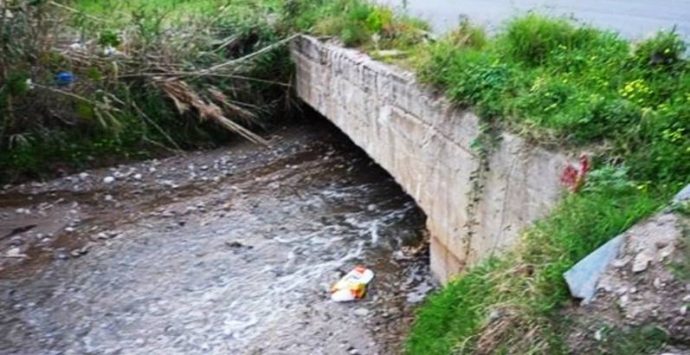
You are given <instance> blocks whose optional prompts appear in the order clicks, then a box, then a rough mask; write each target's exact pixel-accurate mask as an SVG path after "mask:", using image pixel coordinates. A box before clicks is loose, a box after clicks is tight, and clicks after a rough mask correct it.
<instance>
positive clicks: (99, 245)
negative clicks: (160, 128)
mask: <svg viewBox="0 0 690 355" xmlns="http://www.w3.org/2000/svg"><path fill="white" fill-rule="evenodd" d="M266 138H267V139H268V140H269V141H270V143H271V148H270V149H265V148H262V147H257V146H254V145H250V144H237V145H234V146H231V147H227V148H222V149H219V150H212V151H206V152H196V153H189V154H185V155H182V156H176V157H171V158H167V159H162V160H153V161H145V162H142V163H135V164H128V165H122V166H118V167H114V168H112V169H103V170H96V171H85V172H83V173H82V174H76V175H72V176H68V177H66V178H63V179H59V180H53V181H48V182H45V183H42V184H26V185H24V186H14V187H10V188H8V189H5V190H4V191H3V192H2V193H0V201H1V202H2V203H1V205H2V206H3V208H2V220H0V226H2V227H3V230H2V234H1V235H2V236H3V239H2V241H1V242H2V245H1V247H0V249H2V251H1V253H2V254H1V255H3V259H2V262H3V263H2V270H0V287H1V288H2V289H3V290H4V292H3V293H2V295H1V296H0V297H2V302H0V303H1V304H2V306H0V316H1V317H2V318H3V319H4V320H5V321H3V322H2V324H1V325H0V333H1V334H3V335H2V339H3V341H2V344H3V346H2V352H3V353H7V354H14V353H16V354H26V353H52V352H67V353H69V352H76V353H88V352H98V353H102V354H110V353H120V352H124V353H140V352H161V351H165V352H167V353H186V354H192V353H199V354H201V353H228V352H229V353H242V354H253V353H262V354H278V353H300V352H307V353H327V354H354V353H359V354H374V353H379V354H397V353H399V352H400V348H401V342H402V341H403V339H404V334H405V333H406V332H407V331H408V328H409V324H410V322H411V320H412V315H413V313H412V310H413V309H414V308H415V307H416V305H417V304H418V302H420V301H421V300H422V299H423V297H424V295H425V293H426V292H428V291H429V289H430V288H431V287H432V286H433V283H431V280H430V275H429V271H428V266H427V260H425V257H424V255H414V254H404V253H402V252H401V251H400V249H401V246H410V247H413V246H417V245H418V243H421V242H422V238H423V227H424V216H423V214H422V213H421V212H420V211H419V210H418V209H417V208H416V206H415V205H414V202H413V201H411V200H410V199H409V197H407V196H406V195H405V194H404V193H403V192H402V191H401V190H400V188H399V187H398V186H397V185H396V184H395V183H394V182H393V181H392V179H391V178H390V176H388V175H387V174H386V173H385V172H384V171H382V170H381V169H380V168H378V167H377V166H375V165H373V163H372V162H371V161H370V160H369V159H368V158H367V157H366V156H365V155H364V154H363V153H362V152H361V151H358V150H356V149H355V148H354V146H353V145H352V143H351V142H349V141H348V140H347V138H346V137H344V136H342V135H341V134H340V133H339V132H337V130H335V129H334V128H333V127H332V126H330V125H329V124H327V123H324V122H318V121H317V122H309V123H300V124H295V125H292V126H291V127H289V128H284V129H278V130H276V131H274V132H273V133H272V134H270V135H269V136H267V137H266ZM109 177H112V178H113V181H110V180H111V179H109ZM66 216H68V217H67V218H66ZM8 223H10V224H12V223H13V224H17V223H18V225H16V226H14V225H12V226H9V225H7V224H8ZM27 223H29V224H27ZM56 224H59V226H56ZM32 225H33V227H30V226H32ZM16 227H19V228H20V229H22V230H23V231H20V232H16V230H17V229H16ZM28 227H30V228H28ZM52 227H56V228H55V230H53V231H52V232H49V231H48V230H47V229H48V228H52ZM27 228H28V229H27ZM8 230H9V231H10V232H11V231H12V230H15V233H13V235H12V236H9V237H7V238H4V237H5V236H6V232H8ZM13 248H18V250H17V251H16V252H14V251H11V250H12V249H13ZM403 249H404V248H403ZM8 252H9V253H12V254H15V255H21V254H25V255H26V257H25V258H21V259H16V258H13V259H11V260H10V261H11V263H8V259H5V258H4V256H6V255H7V253H8ZM359 263H364V264H366V265H368V266H369V267H371V268H372V269H373V270H374V271H375V272H376V279H375V280H374V281H373V283H372V285H371V288H370V289H369V293H368V295H367V297H366V299H365V300H363V301H361V302H357V303H351V304H338V303H334V302H331V301H330V300H329V297H328V289H329V287H330V285H331V284H332V283H333V282H335V281H336V280H337V279H338V278H339V277H340V276H342V273H343V272H346V271H349V270H350V269H351V268H352V267H354V265H357V264H359Z"/></svg>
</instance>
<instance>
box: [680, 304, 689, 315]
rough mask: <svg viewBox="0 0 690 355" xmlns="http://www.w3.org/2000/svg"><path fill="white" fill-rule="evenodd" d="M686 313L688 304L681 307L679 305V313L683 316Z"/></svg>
mask: <svg viewBox="0 0 690 355" xmlns="http://www.w3.org/2000/svg"><path fill="white" fill-rule="evenodd" d="M687 313H688V305H687V304H686V305H683V307H680V315H681V316H684V315H686V314H687Z"/></svg>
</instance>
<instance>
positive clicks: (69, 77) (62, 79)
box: [55, 71, 74, 87]
mask: <svg viewBox="0 0 690 355" xmlns="http://www.w3.org/2000/svg"><path fill="white" fill-rule="evenodd" d="M73 82H74V74H73V73H72V72H69V71H61V72H59V73H57V74H56V75H55V83H56V84H57V86H58V87H65V86H70V85H71V84H72V83H73Z"/></svg>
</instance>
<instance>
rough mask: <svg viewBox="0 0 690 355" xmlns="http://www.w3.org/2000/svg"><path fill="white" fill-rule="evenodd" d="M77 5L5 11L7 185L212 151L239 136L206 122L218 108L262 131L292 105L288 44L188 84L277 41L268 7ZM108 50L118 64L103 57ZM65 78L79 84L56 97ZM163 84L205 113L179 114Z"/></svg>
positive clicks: (3, 152)
mask: <svg viewBox="0 0 690 355" xmlns="http://www.w3.org/2000/svg"><path fill="white" fill-rule="evenodd" d="M71 5H74V6H76V8H74V9H73V8H70V7H69V6H67V5H60V4H57V5H56V4H54V3H51V2H31V1H22V0H16V1H9V2H5V3H3V5H2V9H0V13H3V14H9V13H11V14H12V16H10V17H7V16H6V17H4V18H2V22H1V23H0V25H1V26H0V30H2V33H4V34H10V33H11V34H12V35H11V36H9V35H3V36H2V37H1V40H2V43H1V44H2V49H3V50H2V52H1V53H0V60H1V61H2V69H3V70H2V72H1V73H0V75H1V77H2V80H0V115H2V117H0V118H1V122H2V125H1V126H0V180H14V179H18V178H19V179H21V178H26V177H37V176H40V175H41V174H45V173H47V174H52V173H55V172H61V171H67V170H71V169H75V168H83V167H86V166H91V165H94V164H95V163H97V162H103V163H108V162H113V161H117V160H123V159H131V158H139V157H145V156H150V155H151V154H159V153H160V152H161V151H163V150H169V149H187V148H195V147H208V146H213V145H215V144H219V143H222V142H225V141H227V140H228V139H231V138H232V135H231V134H229V133H228V132H227V130H226V129H224V127H225V128H227V127H239V126H237V125H235V124H234V123H231V122H229V121H223V123H221V124H219V121H218V120H214V119H211V118H212V116H213V117H216V116H218V115H217V114H215V113H213V114H211V115H209V114H210V113H211V112H212V111H213V112H215V110H216V107H218V108H219V109H222V111H224V113H225V114H226V115H228V116H229V117H230V118H232V119H234V120H237V121H238V122H240V123H242V124H249V125H254V126H255V127H256V125H257V124H263V123H266V122H268V120H269V119H271V118H274V117H277V116H279V115H281V113H282V112H285V108H287V106H288V105H287V104H286V102H285V100H284V99H285V98H287V97H289V96H288V95H287V94H288V91H287V86H286V85H287V84H285V83H288V82H289V80H290V74H291V64H290V62H289V58H288V56H287V55H286V51H287V49H286V48H285V46H282V47H276V48H275V50H271V51H267V52H265V53H263V55H261V56H257V57H256V58H252V60H251V61H242V62H241V63H238V64H237V65H233V66H226V67H225V68H223V69H218V70H216V71H215V72H213V73H205V74H202V75H187V74H184V73H185V72H194V71H199V70H203V69H205V68H210V67H214V66H216V65H218V64H219V63H224V62H226V61H228V60H230V59H236V58H241V57H243V56H245V55H247V54H249V53H252V52H253V51H256V50H259V49H261V48H265V47H267V46H270V45H271V44H273V43H275V42H276V41H278V40H280V39H282V38H283V37H284V36H285V35H286V34H284V33H282V32H281V30H280V28H279V24H276V23H272V22H271V20H270V14H271V13H273V12H274V11H275V7H274V6H273V5H272V4H271V2H270V1H266V2H261V3H256V2H252V1H233V2H227V1H200V2H196V1H167V0H161V1H124V2H119V1H118V2H116V1H98V2H96V1H89V0H83V1H77V2H75V3H74V4H71ZM74 45H78V47H77V49H74V48H72V47H73V46H74ZM109 46H111V47H116V49H117V50H118V51H119V54H115V55H110V56H107V55H104V54H102V51H104V50H106V49H107V48H108V47H109ZM61 71H69V72H72V73H74V76H75V78H76V81H75V82H74V84H72V85H69V86H68V87H59V86H58V85H57V84H56V82H55V79H54V77H55V75H56V73H58V72H61ZM170 73H183V74H182V75H170ZM157 76H161V77H163V78H166V79H176V80H183V81H184V82H185V85H187V86H186V87H188V88H189V89H190V90H194V91H196V93H197V94H198V97H197V98H198V99H199V100H201V101H198V102H197V103H198V104H199V105H191V107H192V108H193V110H187V111H186V112H181V111H180V110H178V108H180V106H179V105H178V106H177V107H176V105H175V103H176V102H173V100H171V98H170V95H169V94H170V93H166V92H165V91H162V90H161V85H159V83H160V82H161V80H159V79H156V77H157ZM29 81H31V82H30V83H29ZM180 87H181V86H180ZM180 87H178V88H180ZM178 98H179V97H178ZM188 98H189V99H194V98H195V97H194V96H188ZM202 101H203V102H204V105H201V102H202ZM214 101H215V102H214ZM218 101H222V102H218ZM214 105H216V106H214ZM206 109H208V110H206ZM183 111H184V110H183ZM198 116H201V117H203V118H204V119H202V120H200V119H198ZM216 118H218V119H220V117H219V116H218V117H216Z"/></svg>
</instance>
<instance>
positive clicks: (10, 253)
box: [5, 247, 26, 259]
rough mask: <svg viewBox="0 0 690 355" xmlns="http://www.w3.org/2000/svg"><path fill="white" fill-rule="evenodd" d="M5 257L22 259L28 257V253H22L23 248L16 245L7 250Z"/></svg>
mask: <svg viewBox="0 0 690 355" xmlns="http://www.w3.org/2000/svg"><path fill="white" fill-rule="evenodd" d="M5 257H8V258H19V259H22V258H26V254H24V253H22V250H21V249H19V248H18V247H14V248H10V249H9V250H7V252H6V253H5Z"/></svg>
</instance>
